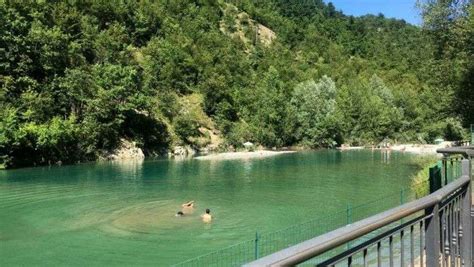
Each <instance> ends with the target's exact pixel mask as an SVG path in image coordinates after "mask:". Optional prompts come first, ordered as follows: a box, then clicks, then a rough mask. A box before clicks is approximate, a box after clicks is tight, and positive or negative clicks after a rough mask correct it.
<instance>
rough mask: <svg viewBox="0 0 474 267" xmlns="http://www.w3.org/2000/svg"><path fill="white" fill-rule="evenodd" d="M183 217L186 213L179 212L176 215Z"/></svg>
mask: <svg viewBox="0 0 474 267" xmlns="http://www.w3.org/2000/svg"><path fill="white" fill-rule="evenodd" d="M183 215H184V213H183V212H182V211H178V212H177V213H176V216H183Z"/></svg>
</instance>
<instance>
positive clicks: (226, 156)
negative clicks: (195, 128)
mask: <svg viewBox="0 0 474 267" xmlns="http://www.w3.org/2000/svg"><path fill="white" fill-rule="evenodd" d="M294 152H296V151H271V150H259V151H252V152H226V153H218V154H210V155H205V156H198V157H195V159H198V160H230V159H253V158H267V157H273V156H277V155H281V154H287V153H294Z"/></svg>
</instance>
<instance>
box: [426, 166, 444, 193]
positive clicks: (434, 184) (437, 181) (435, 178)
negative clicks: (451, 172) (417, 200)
mask: <svg viewBox="0 0 474 267" xmlns="http://www.w3.org/2000/svg"><path fill="white" fill-rule="evenodd" d="M441 180H442V177H441V169H440V167H439V166H438V165H435V166H433V167H431V168H430V169H429V183H430V184H429V186H430V194H431V193H434V192H435V191H436V190H438V189H440V188H441Z"/></svg>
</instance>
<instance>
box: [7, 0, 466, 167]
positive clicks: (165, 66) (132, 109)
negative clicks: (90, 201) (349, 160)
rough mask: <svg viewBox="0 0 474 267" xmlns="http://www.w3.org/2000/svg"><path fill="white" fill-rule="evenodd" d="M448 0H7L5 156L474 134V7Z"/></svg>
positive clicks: (16, 160) (26, 159)
mask: <svg viewBox="0 0 474 267" xmlns="http://www.w3.org/2000/svg"><path fill="white" fill-rule="evenodd" d="M439 2H440V3H438V1H434V0H428V1H424V2H422V3H421V8H422V9H421V10H422V11H423V16H424V27H418V26H413V25H410V24H407V23H406V22H404V21H403V20H395V19H387V18H385V17H384V16H383V15H377V16H372V15H368V16H363V17H352V16H347V15H344V14H343V13H341V12H339V11H337V7H335V6H334V5H332V4H331V3H329V4H325V3H323V2H322V0H315V1H295V0H293V1H288V0H275V1H251V0H228V1H224V0H219V1H218V0H194V1H188V0H174V1H167V0H161V1H158V0H157V1H125V0H124V1H31V2H29V3H27V4H26V2H24V1H0V87H1V91H0V113H1V114H0V157H1V158H2V159H3V162H4V164H5V165H6V166H7V167H20V166H28V165H41V164H49V163H54V162H58V161H62V162H64V163H73V162H78V161H84V160H95V159H97V158H98V157H100V156H101V154H104V153H107V152H108V151H113V150H114V149H115V148H117V147H119V146H120V144H121V143H122V142H123V141H124V140H128V141H133V142H136V144H137V145H138V146H139V147H141V148H142V149H143V151H144V152H145V154H146V155H156V154H162V153H165V152H166V151H168V150H169V149H170V148H172V147H173V146H176V145H189V146H191V147H195V148H203V147H206V146H209V145H210V144H212V143H213V139H219V140H220V142H219V147H218V148H214V149H223V150H225V149H227V148H228V147H229V146H233V147H239V146H242V143H244V142H246V141H251V142H254V143H256V144H259V145H262V146H265V147H284V146H293V145H299V146H304V147H308V148H319V147H334V146H337V145H339V144H342V143H348V144H377V143H379V142H380V141H381V140H383V139H390V140H393V142H406V141H415V142H432V141H433V140H434V139H435V138H437V137H444V138H446V139H448V140H457V139H462V135H463V134H465V128H466V127H467V126H468V125H469V124H470V123H474V110H473V108H474V89H473V88H474V81H473V78H474V65H473V64H474V57H473V55H474V9H473V7H472V5H471V6H469V4H467V2H468V1H464V2H463V1H439ZM463 127H464V129H463Z"/></svg>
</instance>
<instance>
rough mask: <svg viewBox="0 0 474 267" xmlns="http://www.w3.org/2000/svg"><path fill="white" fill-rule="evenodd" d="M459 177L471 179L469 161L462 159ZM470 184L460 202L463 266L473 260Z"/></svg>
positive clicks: (473, 238)
mask: <svg viewBox="0 0 474 267" xmlns="http://www.w3.org/2000/svg"><path fill="white" fill-rule="evenodd" d="M461 164H462V165H461V166H462V169H461V175H462V176H464V175H467V176H469V177H470V178H471V161H470V160H467V159H463V160H462V162H461ZM471 187H472V186H471V182H470V183H469V184H468V186H467V189H466V192H465V193H464V197H463V200H462V224H461V226H462V229H463V233H462V240H461V242H462V244H461V245H462V257H463V259H462V261H463V263H464V266H472V259H473V258H474V255H473V254H474V252H473V251H472V248H473V247H472V241H473V240H474V236H473V235H474V233H473V231H472V226H473V225H474V222H473V219H474V217H473V216H472V215H471V212H472V211H471V205H472V202H471V198H472V195H471V194H472V193H471Z"/></svg>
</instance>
